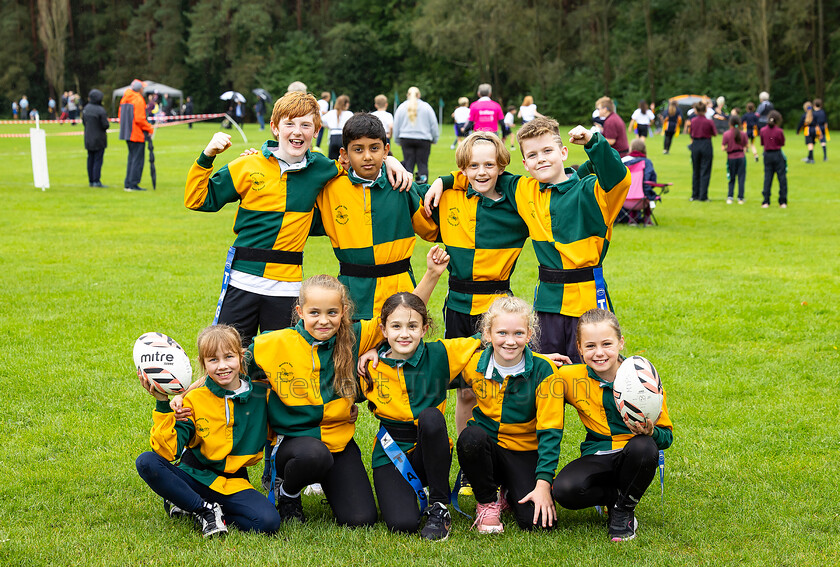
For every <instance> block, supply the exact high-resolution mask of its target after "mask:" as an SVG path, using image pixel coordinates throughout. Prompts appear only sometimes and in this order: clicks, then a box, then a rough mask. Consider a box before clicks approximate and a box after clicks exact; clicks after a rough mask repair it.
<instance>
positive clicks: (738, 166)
mask: <svg viewBox="0 0 840 567" xmlns="http://www.w3.org/2000/svg"><path fill="white" fill-rule="evenodd" d="M747 144H749V140H748V139H747V135H746V134H744V133H743V132H741V119H740V118H738V117H737V116H730V117H729V130H727V131H726V133H725V134H724V135H723V139H722V140H721V149H723V151H725V152H726V154H727V161H726V178H727V179H728V180H729V193H728V194H727V197H726V204H727V205H731V204H732V195H733V193H734V190H735V181H736V180H737V181H738V204H739V205H743V204H744V181H745V180H746V177H747V159H746V157H744V148H746V147H747Z"/></svg>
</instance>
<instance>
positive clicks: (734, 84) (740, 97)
mask: <svg viewBox="0 0 840 567" xmlns="http://www.w3.org/2000/svg"><path fill="white" fill-rule="evenodd" d="M0 6H2V10H0V13H2V15H3V16H2V18H0V37H2V38H3V41H2V43H0V97H5V100H4V101H3V102H4V105H3V108H2V109H0V114H2V115H3V116H7V115H9V114H10V109H11V101H12V100H18V99H19V98H20V97H21V95H23V94H27V95H28V97H29V99H30V101H32V103H31V104H32V106H34V107H36V108H39V110H41V114H42V116H43V115H45V110H46V106H47V105H46V103H47V99H48V98H49V97H50V96H54V97H56V98H58V95H60V94H61V93H62V92H63V91H65V90H74V91H76V92H79V93H81V94H82V95H83V96H85V95H86V94H87V92H88V91H89V90H90V89H91V88H99V89H100V90H102V91H103V92H105V93H106V103H107V101H108V100H109V97H108V96H107V94H108V93H110V91H111V90H112V89H114V88H117V87H121V86H125V85H127V84H128V83H129V82H130V81H131V80H132V79H133V78H135V77H137V78H144V79H146V78H148V79H151V80H155V81H157V82H161V83H165V84H168V85H170V86H173V87H176V88H180V89H182V90H184V93H185V95H186V94H189V95H191V96H192V97H193V99H194V101H195V108H196V111H202V112H213V111H219V110H222V109H223V107H224V106H225V103H223V102H222V101H220V100H218V96H219V94H221V93H222V92H224V91H226V90H230V89H233V90H237V91H240V92H242V93H244V94H245V95H246V96H248V97H249V100H251V101H253V100H254V97H253V95H251V89H253V88H256V87H262V88H265V89H267V90H268V91H269V92H271V93H272V94H274V95H281V94H283V93H284V92H285V90H286V86H287V85H288V84H289V83H290V82H292V81H294V80H299V81H303V82H304V83H306V84H307V85H308V87H309V89H310V90H311V91H312V92H315V93H316V94H317V93H319V92H320V91H322V90H325V91H331V92H334V93H336V94H341V93H346V94H348V95H350V97H351V101H352V103H351V109H353V110H371V109H372V108H373V97H374V96H375V95H377V94H379V93H384V94H386V95H388V96H389V98H390V99H391V101H392V102H393V99H394V95H395V93H396V94H397V96H399V97H400V99H403V98H404V97H405V92H406V90H407V89H408V87H409V86H411V85H416V86H418V87H419V88H420V90H421V91H422V92H423V98H424V99H426V100H427V101H429V102H431V103H432V104H433V106H436V103H437V102H438V100H441V99H442V100H443V101H444V102H445V107H446V111H445V113H444V116H445V117H448V116H449V113H450V112H451V111H452V109H453V108H454V106H455V104H456V100H457V98H458V97H459V96H468V97H470V98H471V99H474V98H475V90H476V86H477V85H478V84H479V83H481V82H489V83H491V84H492V85H493V87H494V93H493V94H494V98H498V99H499V100H500V102H502V104H503V105H508V104H513V105H516V106H518V105H519V103H520V102H521V100H522V98H523V96H524V95H526V94H530V95H533V96H534V98H535V100H536V102H537V104H538V105H539V109H540V111H541V112H543V113H546V114H549V115H552V116H554V117H556V118H558V120H560V121H561V122H564V123H570V122H586V121H587V120H588V117H589V115H590V113H591V111H592V109H593V108H594V102H595V100H596V99H597V98H598V97H600V96H601V95H605V94H606V95H609V96H611V97H613V98H614V99H615V100H616V101H617V103H618V111H619V113H620V114H622V115H627V116H629V114H630V113H631V112H632V110H633V109H634V108H635V107H636V103H637V102H638V100H640V99H646V100H648V101H653V102H656V103H657V104H661V103H662V101H664V100H666V99H667V98H668V97H670V96H675V95H679V94H688V93H693V94H707V95H710V96H713V97H716V96H719V95H723V96H725V97H726V99H727V106H728V107H730V108H731V107H734V106H738V107H741V108H743V106H744V104H745V103H746V102H747V101H748V100H752V101H755V102H757V95H758V93H759V92H760V91H762V90H766V91H768V92H770V93H771V95H772V100H773V102H774V103H775V105H776V107H777V108H779V109H780V110H781V111H782V112H783V113H785V114H790V116H789V117H788V123H790V122H791V121H795V120H796V117H798V116H799V113H800V112H801V107H802V103H803V102H804V101H805V100H811V99H813V98H822V99H824V100H825V101H826V105H827V109H828V111H829V116H830V118H831V119H832V120H837V119H838V118H840V112H833V105H832V101H836V100H840V97H838V96H837V95H838V94H840V83H838V80H837V79H838V73H840V49H838V46H840V10H837V9H836V8H837V6H836V4H834V3H828V5H827V6H826V0H739V1H738V2H732V1H731V0H626V1H619V0H461V1H460V2H451V0H126V1H122V2H115V1H113V0H0ZM111 110H112V111H113V109H111Z"/></svg>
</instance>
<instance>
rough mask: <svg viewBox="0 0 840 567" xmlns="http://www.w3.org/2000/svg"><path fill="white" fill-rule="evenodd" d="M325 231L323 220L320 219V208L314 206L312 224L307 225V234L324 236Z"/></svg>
mask: <svg viewBox="0 0 840 567" xmlns="http://www.w3.org/2000/svg"><path fill="white" fill-rule="evenodd" d="M326 235H327V231H326V230H325V229H324V222H323V220H321V209H319V208H318V207H315V211H314V214H313V215H312V225H311V226H310V227H309V236H326Z"/></svg>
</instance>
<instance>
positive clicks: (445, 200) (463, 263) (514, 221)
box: [432, 171, 528, 315]
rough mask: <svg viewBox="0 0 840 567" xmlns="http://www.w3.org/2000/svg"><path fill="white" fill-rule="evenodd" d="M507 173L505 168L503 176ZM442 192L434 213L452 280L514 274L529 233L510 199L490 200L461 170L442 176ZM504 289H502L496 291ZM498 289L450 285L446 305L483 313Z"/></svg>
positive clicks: (496, 278)
mask: <svg viewBox="0 0 840 567" xmlns="http://www.w3.org/2000/svg"><path fill="white" fill-rule="evenodd" d="M505 175H507V176H510V174H507V173H503V174H502V176H505ZM441 180H442V181H443V184H444V187H452V186H454V185H457V186H459V187H461V188H466V190H463V189H461V190H451V191H444V192H443V195H441V199H440V205H439V206H438V208H437V209H435V210H434V212H433V215H432V218H433V219H434V221H435V222H436V223H437V225H438V226H439V227H440V238H439V240H440V241H441V242H443V243H444V244H445V245H446V251H447V252H448V253H449V257H450V260H449V266H448V270H449V277H450V281H452V279H453V278H454V279H455V280H463V281H467V282H470V281H487V282H489V281H505V280H509V279H510V277H511V276H512V275H513V269H514V267H515V266H516V260H517V259H518V258H519V254H520V253H521V252H522V247H523V246H524V245H525V240H526V239H527V238H528V227H527V225H526V224H525V223H524V222H522V219H521V218H520V217H519V215H518V213H517V212H516V208H515V207H514V205H513V202H512V200H511V199H510V198H509V197H507V196H505V195H502V198H501V199H499V200H498V201H494V200H492V199H489V198H487V197H485V196H484V195H482V194H481V193H478V192H477V191H475V190H474V189H473V188H472V185H469V181H468V180H467V176H466V175H464V174H463V173H461V172H460V171H453V172H452V174H451V175H448V176H445V177H442V178H441ZM499 291H504V289H502V290H499ZM502 295H504V294H500V293H487V294H485V293H465V292H461V291H455V290H452V289H450V290H449V293H448V294H447V296H446V308H447V309H452V310H453V311H457V312H458V313H465V314H467V315H481V314H482V313H484V312H486V311H487V309H488V308H489V307H490V304H491V303H493V301H495V300H496V299H497V298H499V297H501V296H502Z"/></svg>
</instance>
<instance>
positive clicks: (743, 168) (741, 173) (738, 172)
mask: <svg viewBox="0 0 840 567" xmlns="http://www.w3.org/2000/svg"><path fill="white" fill-rule="evenodd" d="M726 165H727V166H728V167H729V192H728V193H727V194H726V195H727V197H729V198H730V199H731V198H732V194H733V193H734V191H735V182H736V181H737V182H738V199H739V200H743V199H744V181H745V180H746V178H747V158H742V157H741V158H735V159H729V160H727V162H726Z"/></svg>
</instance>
